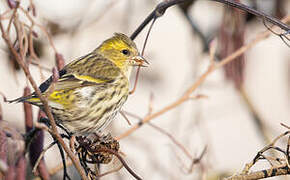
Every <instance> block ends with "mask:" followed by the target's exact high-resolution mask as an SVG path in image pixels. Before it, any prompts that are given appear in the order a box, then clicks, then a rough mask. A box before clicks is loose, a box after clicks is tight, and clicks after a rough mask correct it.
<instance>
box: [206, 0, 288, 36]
mask: <svg viewBox="0 0 290 180" xmlns="http://www.w3.org/2000/svg"><path fill="white" fill-rule="evenodd" d="M211 1H216V2H220V3H223V4H226V5H229V6H232V7H235V8H237V9H240V10H243V11H246V12H248V13H250V14H253V15H255V16H257V17H259V18H261V19H264V20H266V21H268V22H270V23H272V24H274V25H276V26H279V27H280V28H281V29H284V30H285V31H287V32H288V31H290V26H288V25H287V24H285V23H283V22H281V21H280V20H279V19H277V18H275V17H273V16H270V15H267V14H265V13H263V12H260V11H258V10H255V9H253V8H251V7H249V6H246V5H244V4H241V3H239V2H236V1H232V0H211Z"/></svg>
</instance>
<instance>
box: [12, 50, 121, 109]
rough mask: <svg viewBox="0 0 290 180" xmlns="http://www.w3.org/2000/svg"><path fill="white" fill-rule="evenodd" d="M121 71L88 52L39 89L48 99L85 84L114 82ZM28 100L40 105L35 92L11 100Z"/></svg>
mask: <svg viewBox="0 0 290 180" xmlns="http://www.w3.org/2000/svg"><path fill="white" fill-rule="evenodd" d="M121 74H122V73H121V71H120V69H119V68H118V67H117V66H115V65H114V64H113V63H112V62H111V61H109V60H107V59H105V58H104V57H103V56H101V55H98V54H88V55H86V56H83V57H81V58H79V59H77V60H75V61H72V62H71V63H69V64H68V65H66V66H65V67H64V68H63V69H62V70H61V71H59V79H58V80H57V81H56V82H53V77H52V76H51V77H50V78H49V79H47V80H46V81H45V82H43V83H42V84H41V85H40V86H39V89H40V91H41V93H42V94H43V95H46V96H48V99H55V98H56V97H54V96H55V94H58V92H60V91H63V90H68V91H69V90H73V89H75V88H79V87H85V86H92V85H94V86H98V85H103V84H104V83H106V84H108V83H114V81H115V80H116V79H117V77H118V76H120V75H121ZM23 101H25V102H29V103H32V104H34V105H38V106H40V105H41V104H42V103H41V102H40V99H39V98H38V97H37V95H36V93H33V94H31V95H30V96H26V97H21V98H18V99H15V100H13V101H11V102H23Z"/></svg>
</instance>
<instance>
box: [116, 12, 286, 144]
mask: <svg viewBox="0 0 290 180" xmlns="http://www.w3.org/2000/svg"><path fill="white" fill-rule="evenodd" d="M288 21H290V16H287V17H285V18H284V19H283V20H282V22H284V23H285V22H288ZM269 35H270V31H265V32H263V33H261V34H258V35H257V36H256V38H255V39H254V40H252V41H251V42H250V43H248V44H246V45H244V46H242V47H241V48H239V49H238V50H236V51H235V52H233V53H232V54H231V55H229V56H228V57H226V58H224V59H222V60H221V61H220V62H219V63H217V64H216V65H215V66H212V67H211V66H210V67H209V68H208V69H207V71H206V72H205V73H203V74H202V75H201V76H200V78H199V79H198V80H197V81H196V82H195V83H194V84H192V85H191V86H190V87H189V88H188V89H187V90H186V92H185V93H184V94H183V95H182V96H181V97H180V98H179V99H177V100H176V101H174V102H173V103H171V104H169V105H167V106H165V107H163V108H162V109H161V110H159V111H157V112H155V113H152V114H150V115H147V116H146V117H144V119H143V120H142V122H141V123H138V124H137V125H134V126H132V127H131V128H130V129H129V130H128V131H126V132H125V133H123V134H121V135H120V136H118V137H117V138H116V139H117V140H120V139H122V138H125V137H127V136H128V135H130V134H132V133H133V132H135V131H136V130H137V129H138V128H140V127H141V125H142V124H144V123H147V122H149V121H151V120H152V119H154V118H156V117H159V116H160V115H162V114H164V113H166V112H168V111H170V110H171V109H174V108H175V107H177V106H179V105H180V104H182V103H184V102H185V101H187V100H188V99H189V97H190V95H191V94H192V92H193V91H195V90H196V89H197V88H198V87H199V85H200V84H202V83H203V82H204V81H205V79H206V78H207V77H208V75H209V74H211V73H212V72H213V71H215V70H217V69H219V68H221V67H222V66H224V65H225V64H227V63H229V62H231V61H233V60H234V59H236V58H237V57H239V56H240V55H242V54H243V53H245V52H246V51H247V50H249V49H250V48H252V47H253V46H254V45H256V44H257V43H258V42H260V41H262V40H264V39H266V38H267V37H269Z"/></svg>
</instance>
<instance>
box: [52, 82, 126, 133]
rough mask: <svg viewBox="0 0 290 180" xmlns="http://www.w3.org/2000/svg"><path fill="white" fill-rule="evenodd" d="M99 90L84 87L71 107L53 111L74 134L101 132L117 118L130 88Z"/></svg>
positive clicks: (78, 92) (77, 92)
mask: <svg viewBox="0 0 290 180" xmlns="http://www.w3.org/2000/svg"><path fill="white" fill-rule="evenodd" d="M116 89H118V88H117V87H116V88H104V89H98V88H95V87H92V86H90V87H83V88H80V89H79V90H76V92H75V98H74V102H73V104H72V106H71V107H64V108H63V109H61V108H60V109H54V108H52V109H53V113H54V114H55V116H56V118H57V119H58V121H59V122H60V123H62V124H63V125H64V126H65V128H67V129H68V130H69V131H70V132H72V133H77V134H89V133H92V132H101V131H102V130H103V129H104V128H105V127H106V126H107V125H108V124H109V123H110V122H111V121H112V120H113V118H114V117H115V116H116V114H117V112H118V111H119V110H120V108H121V107H122V105H123V104H124V103H125V101H126V100H127V97H128V92H129V90H128V87H126V88H125V89H123V90H122V91H118V90H117V91H116Z"/></svg>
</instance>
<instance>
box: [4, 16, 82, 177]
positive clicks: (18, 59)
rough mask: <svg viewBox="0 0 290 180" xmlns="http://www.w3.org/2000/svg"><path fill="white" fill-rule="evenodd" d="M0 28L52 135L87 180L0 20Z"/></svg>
mask: <svg viewBox="0 0 290 180" xmlns="http://www.w3.org/2000/svg"><path fill="white" fill-rule="evenodd" d="M0 30H1V32H2V37H3V39H4V41H5V43H6V44H7V46H8V48H9V49H10V51H11V52H12V54H13V56H14V57H15V60H16V61H17V62H18V64H19V65H20V66H21V67H22V69H23V71H24V73H25V75H26V77H27V79H28V80H29V82H30V83H31V85H32V87H33V89H34V90H35V92H36V94H37V96H38V97H39V99H40V100H41V102H42V104H43V107H44V110H45V112H46V114H47V116H48V118H49V120H50V124H51V127H52V132H53V136H55V137H56V139H57V140H58V141H59V142H60V144H61V145H62V146H63V148H64V150H65V151H66V153H67V154H68V155H69V156H70V158H71V159H72V161H73V163H74V165H75V167H76V169H77V170H78V172H79V173H80V175H81V177H82V178H83V179H84V180H87V176H86V175H85V172H84V170H83V169H82V167H81V165H80V163H79V161H78V159H77V158H76V157H75V155H74V154H73V153H72V152H71V151H70V149H69V148H68V147H67V146H66V144H65V143H64V141H63V139H62V138H61V136H60V135H59V133H58V130H57V127H56V123H55V120H54V118H53V116H52V114H51V111H50V108H49V106H48V103H47V100H46V99H45V98H44V97H43V95H42V94H41V92H40V90H39V89H38V86H37V85H36V83H35V81H34V79H33V78H32V76H31V74H30V72H29V70H28V67H27V66H26V64H24V59H23V58H24V57H20V55H19V54H18V53H17V52H16V50H15V49H14V47H13V44H12V43H11V40H10V38H9V36H8V35H7V34H6V32H5V30H4V27H3V24H2V21H1V20H0Z"/></svg>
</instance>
